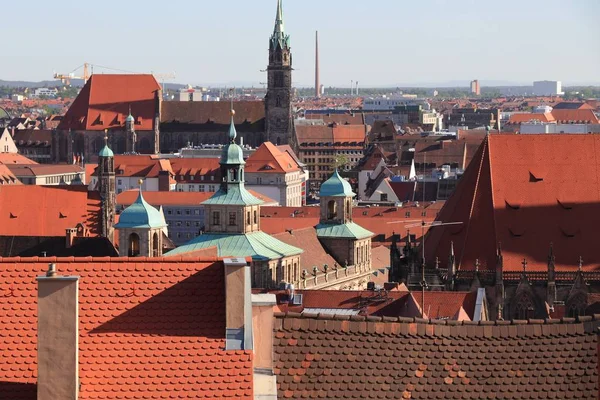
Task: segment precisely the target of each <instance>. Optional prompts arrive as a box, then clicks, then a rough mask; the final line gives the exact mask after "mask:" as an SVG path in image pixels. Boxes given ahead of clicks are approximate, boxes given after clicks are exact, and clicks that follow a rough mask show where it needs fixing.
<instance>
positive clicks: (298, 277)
mask: <svg viewBox="0 0 600 400" xmlns="http://www.w3.org/2000/svg"><path fill="white" fill-rule="evenodd" d="M299 279H300V276H298V263H296V262H295V263H294V277H293V278H292V280H293V281H294V282H297V281H298V280H299Z"/></svg>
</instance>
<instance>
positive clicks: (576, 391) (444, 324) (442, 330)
mask: <svg viewBox="0 0 600 400" xmlns="http://www.w3.org/2000/svg"><path fill="white" fill-rule="evenodd" d="M276 317H277V319H276V321H275V328H274V330H275V340H274V353H275V354H274V361H275V371H277V386H278V398H282V399H316V398H324V399H329V400H336V399H350V398H351V399H367V398H371V399H374V398H378V399H400V398H402V399H491V398H501V399H508V398H511V399H531V398H540V399H551V398H556V399H563V398H579V399H594V398H597V395H598V349H597V346H598V343H597V342H598V339H597V334H596V330H597V329H598V325H599V323H598V320H593V321H592V317H587V319H586V322H579V323H573V322H568V321H567V320H565V321H564V322H563V323H558V324H549V323H548V324H546V323H543V321H536V320H531V321H530V322H529V323H527V321H521V322H520V324H518V325H517V324H514V325H513V324H511V323H510V322H508V321H506V322H505V321H499V322H498V323H497V324H494V323H493V322H488V323H486V324H483V323H482V324H481V325H472V323H466V322H465V323H463V322H461V321H445V320H439V321H435V323H429V320H421V319H414V318H392V317H388V318H382V317H374V316H368V317H364V316H352V317H350V316H347V315H343V316H338V317H334V316H331V315H318V316H317V315H306V314H304V315H300V314H297V313H288V314H287V315H285V314H282V313H277V314H276ZM584 318H586V317H584ZM557 360H560V362H559V361H557Z"/></svg>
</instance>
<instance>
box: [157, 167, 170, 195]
mask: <svg viewBox="0 0 600 400" xmlns="http://www.w3.org/2000/svg"><path fill="white" fill-rule="evenodd" d="M170 174H171V173H170V172H169V171H158V190H159V191H160V192H168V191H169V190H170V184H171V175H170Z"/></svg>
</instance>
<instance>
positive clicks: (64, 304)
mask: <svg viewBox="0 0 600 400" xmlns="http://www.w3.org/2000/svg"><path fill="white" fill-rule="evenodd" d="M37 282H38V327H37V351H38V378H37V399H38V400H56V399H72V400H77V399H78V397H79V360H78V358H79V350H78V349H79V299H78V297H79V277H77V276H60V275H58V271H57V269H56V264H54V263H52V264H49V265H48V271H46V274H45V275H43V276H38V277H37Z"/></svg>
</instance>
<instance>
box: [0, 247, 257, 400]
mask: <svg viewBox="0 0 600 400" xmlns="http://www.w3.org/2000/svg"><path fill="white" fill-rule="evenodd" d="M51 262H54V263H56V264H57V267H58V271H59V273H60V274H65V275H78V276H80V281H79V293H80V295H79V332H80V337H79V363H80V364H79V365H80V369H79V379H80V382H81V391H80V396H79V398H80V399H82V400H92V399H119V398H123V399H124V398H128V399H132V400H147V399H167V398H177V399H184V398H194V399H204V398H215V397H219V398H232V399H248V400H250V399H252V398H253V396H252V389H253V383H252V377H253V368H252V357H253V356H252V351H225V350H223V349H224V347H225V298H224V273H223V264H222V263H221V262H220V261H218V260H217V259H216V258H212V259H211V258H186V259H182V258H179V257H172V258H162V257H158V258H145V257H136V258H131V259H129V258H108V257H103V258H92V257H86V258H75V259H74V258H72V257H68V258H54V257H52V258H37V257H34V258H19V257H15V258H0V270H1V271H2V274H3V278H2V280H0V310H4V311H3V312H1V313H0V349H4V350H3V353H2V354H3V357H0V398H2V399H10V400H36V399H37V394H36V380H37V378H36V376H37V364H36V363H37V352H36V327H37V283H36V281H35V277H36V276H38V275H42V274H43V273H44V271H45V270H47V268H48V263H51ZM6 349H10V357H6V356H4V355H6V352H5V351H6Z"/></svg>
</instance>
